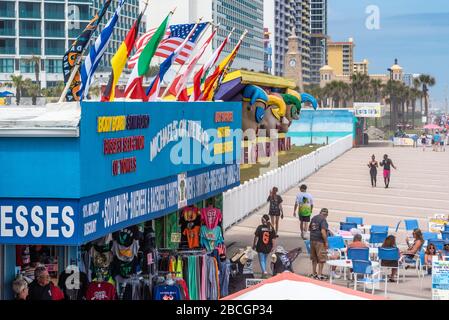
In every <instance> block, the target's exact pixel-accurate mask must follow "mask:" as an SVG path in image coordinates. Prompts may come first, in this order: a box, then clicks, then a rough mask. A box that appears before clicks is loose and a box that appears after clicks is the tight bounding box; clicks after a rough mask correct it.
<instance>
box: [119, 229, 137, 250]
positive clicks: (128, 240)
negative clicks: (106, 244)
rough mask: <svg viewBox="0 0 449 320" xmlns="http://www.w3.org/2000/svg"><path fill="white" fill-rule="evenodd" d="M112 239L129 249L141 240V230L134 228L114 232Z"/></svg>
mask: <svg viewBox="0 0 449 320" xmlns="http://www.w3.org/2000/svg"><path fill="white" fill-rule="evenodd" d="M112 237H113V238H114V240H115V241H117V242H118V243H119V244H120V245H122V246H125V247H129V246H131V245H132V244H133V242H134V240H139V238H140V230H139V227H138V226H132V227H128V228H125V229H123V230H120V231H118V232H114V234H113V235H112Z"/></svg>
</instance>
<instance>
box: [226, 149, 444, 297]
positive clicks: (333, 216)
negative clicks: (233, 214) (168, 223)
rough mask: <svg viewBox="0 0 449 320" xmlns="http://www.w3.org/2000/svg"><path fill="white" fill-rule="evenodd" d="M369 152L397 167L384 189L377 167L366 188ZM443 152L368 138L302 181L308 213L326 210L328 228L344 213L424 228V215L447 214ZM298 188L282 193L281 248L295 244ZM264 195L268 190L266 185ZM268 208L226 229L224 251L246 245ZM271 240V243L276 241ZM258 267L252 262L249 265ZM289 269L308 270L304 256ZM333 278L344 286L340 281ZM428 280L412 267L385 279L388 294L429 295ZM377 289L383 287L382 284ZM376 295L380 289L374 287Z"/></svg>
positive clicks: (297, 241) (402, 233)
mask: <svg viewBox="0 0 449 320" xmlns="http://www.w3.org/2000/svg"><path fill="white" fill-rule="evenodd" d="M372 154H375V155H376V158H377V160H378V161H380V160H381V159H382V156H383V155H384V154H388V155H389V156H390V158H391V159H392V160H393V162H394V164H395V165H396V166H397V167H398V170H393V171H392V179H391V184H390V188H389V189H385V188H384V183H383V177H382V169H380V170H379V171H378V184H377V188H372V187H371V183H370V177H369V169H368V167H367V163H368V161H369V160H370V156H371V155H372ZM448 177H449V151H448V152H438V153H437V152H432V151H431V150H430V149H427V150H426V152H423V151H422V149H419V148H418V149H413V148H408V147H396V148H393V147H391V146H389V145H388V144H387V143H373V144H370V146H367V147H361V148H357V149H353V150H351V151H349V152H347V153H346V154H344V155H343V156H341V157H340V158H338V159H336V160H335V161H333V162H332V163H330V164H329V165H327V166H326V167H324V168H322V169H321V170H320V171H319V172H317V173H316V174H314V175H312V176H311V177H309V178H308V179H306V180H305V181H301V184H302V183H305V184H307V185H308V188H309V190H308V191H309V192H310V193H311V194H312V195H313V196H314V201H315V208H314V215H315V214H318V212H319V211H320V209H321V208H323V207H326V208H328V209H329V218H328V221H329V223H330V226H331V228H334V229H335V228H337V229H338V225H339V222H340V221H344V220H345V217H347V216H358V217H363V218H364V222H365V224H370V225H372V224H381V225H389V226H390V233H394V230H395V228H396V225H397V223H398V222H399V221H400V220H403V219H408V218H413V219H418V221H419V224H420V228H421V229H422V230H423V231H426V230H428V225H427V218H428V217H430V216H433V215H434V214H437V213H438V214H444V215H446V216H448V215H449V188H448V187H447V181H448ZM298 192H299V190H298V187H297V186H296V187H294V188H292V189H290V190H288V191H287V192H286V193H284V194H283V195H282V197H283V199H284V203H283V208H284V219H283V220H281V221H280V230H279V238H278V239H277V240H278V243H277V244H280V245H282V246H284V247H285V248H286V249H288V250H289V249H293V248H295V247H298V246H301V247H302V248H303V251H304V252H305V247H304V242H303V241H302V240H301V239H300V237H299V221H298V220H297V219H295V218H293V216H292V213H293V206H294V201H295V196H296V194H297V193H298ZM267 196H268V190H267ZM265 213H268V207H267V206H264V207H263V208H261V209H260V210H258V211H257V212H255V213H254V214H252V215H250V216H249V217H248V218H246V219H245V220H243V221H242V222H240V223H239V224H237V225H235V226H233V227H232V228H230V229H229V230H227V232H226V234H225V239H226V242H227V244H228V251H229V252H230V253H232V252H233V251H234V250H236V249H237V248H240V247H245V246H247V245H251V244H252V240H253V234H254V230H255V229H256V227H257V226H258V225H259V224H260V218H261V216H262V215H263V214H265ZM404 227H405V226H404V223H401V225H400V230H399V232H398V233H397V236H398V243H399V244H405V241H404V239H405V235H406V233H405V230H404ZM277 244H276V245H277ZM255 267H256V271H259V270H260V269H259V266H258V261H257V263H256V264H255ZM295 272H297V273H299V274H309V273H311V266H310V261H309V260H308V258H307V257H306V256H302V257H299V258H298V259H297V261H296V262H295ZM336 283H338V284H341V285H344V286H346V285H347V283H346V282H344V281H337V282H336ZM430 287H431V280H430V277H429V276H427V277H425V278H424V280H423V281H422V283H421V281H419V280H418V278H417V274H416V271H415V270H407V271H406V280H405V282H401V283H400V284H394V283H393V284H390V283H389V284H388V291H389V293H390V295H389V297H390V298H391V299H405V298H406V299H430V298H431V290H430ZM382 288H383V287H382ZM377 294H382V292H381V291H377Z"/></svg>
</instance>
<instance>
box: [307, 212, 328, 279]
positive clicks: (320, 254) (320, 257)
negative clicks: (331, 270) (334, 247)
mask: <svg viewBox="0 0 449 320" xmlns="http://www.w3.org/2000/svg"><path fill="white" fill-rule="evenodd" d="M328 215H329V210H328V209H326V208H323V209H321V211H320V214H319V215H316V216H314V217H313V218H312V220H311V221H310V225H309V231H310V260H312V269H313V274H312V275H311V277H313V278H315V279H318V280H326V279H327V277H326V276H324V275H323V267H324V264H325V263H326V260H327V249H328V242H327V234H328V232H329V225H328V224H327V220H326V219H327V216H328ZM317 266H318V273H317Z"/></svg>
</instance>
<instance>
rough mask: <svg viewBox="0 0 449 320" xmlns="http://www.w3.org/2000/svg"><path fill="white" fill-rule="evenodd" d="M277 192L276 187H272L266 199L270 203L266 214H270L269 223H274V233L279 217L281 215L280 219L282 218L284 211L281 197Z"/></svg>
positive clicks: (277, 228)
mask: <svg viewBox="0 0 449 320" xmlns="http://www.w3.org/2000/svg"><path fill="white" fill-rule="evenodd" d="M277 192H278V188H277V187H273V189H272V190H271V192H270V195H269V196H268V199H267V201H268V202H269V203H270V208H269V211H268V214H269V215H270V218H271V224H272V225H274V228H275V231H276V233H277V232H278V230H279V217H281V219H284V212H283V210H282V198H281V196H280V195H278V194H277Z"/></svg>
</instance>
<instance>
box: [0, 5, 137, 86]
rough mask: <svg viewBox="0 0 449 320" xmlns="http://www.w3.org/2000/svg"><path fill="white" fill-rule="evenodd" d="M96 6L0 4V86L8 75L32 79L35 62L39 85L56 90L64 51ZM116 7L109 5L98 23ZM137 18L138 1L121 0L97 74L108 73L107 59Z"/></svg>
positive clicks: (6, 80) (108, 60)
mask: <svg viewBox="0 0 449 320" xmlns="http://www.w3.org/2000/svg"><path fill="white" fill-rule="evenodd" d="M102 4H103V1H101V0H93V1H92V0H68V1H65V2H64V1H62V2H59V1H50V0H0V83H5V82H9V81H10V80H11V74H21V75H22V76H23V78H30V79H31V80H33V81H36V76H35V71H36V65H35V62H37V68H38V70H37V71H38V73H39V81H40V84H41V87H42V88H46V87H53V86H56V85H57V84H58V82H60V81H62V80H63V73H62V57H63V55H64V53H65V52H66V51H67V49H68V48H69V46H70V45H71V44H72V42H73V41H74V40H75V39H76V37H77V36H78V35H79V34H80V33H81V32H82V30H83V29H84V28H85V26H86V25H87V24H88V23H89V20H90V19H91V18H92V16H93V15H94V14H95V13H96V12H97V11H98V8H100V6H101V5H102ZM116 6H117V2H112V4H111V6H110V7H109V9H108V12H107V13H106V15H105V17H104V18H103V22H102V25H104V24H105V23H106V22H107V19H109V18H110V17H111V15H112V13H113V12H114V10H115V8H116ZM138 14H139V1H138V0H129V1H127V2H126V4H125V6H124V8H123V9H122V12H121V17H120V19H119V21H118V23H117V26H116V29H115V31H114V35H113V39H112V41H111V42H110V45H109V47H108V48H107V51H106V54H105V57H104V58H103V59H102V61H101V63H100V66H99V71H102V70H104V71H107V70H108V69H110V67H109V65H110V60H111V58H112V55H113V54H114V53H115V52H116V51H117V48H118V46H119V45H120V43H121V41H123V39H124V38H125V35H126V32H127V31H128V30H129V28H130V27H131V26H132V24H133V23H134V20H135V19H136V17H137V15H138ZM144 29H145V26H144V25H142V30H144ZM100 30H101V26H100ZM96 35H97V34H95V35H94V38H95V37H96ZM33 57H34V58H35V61H33V62H32V61H31V58H33Z"/></svg>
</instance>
